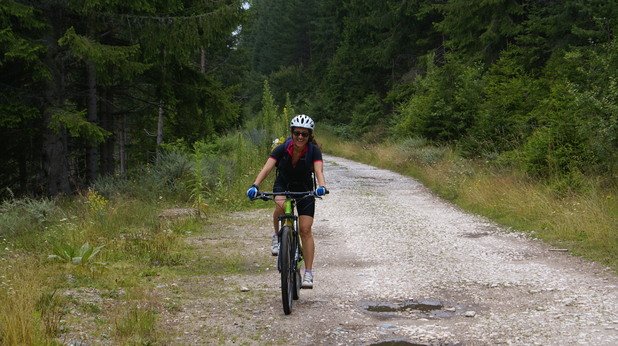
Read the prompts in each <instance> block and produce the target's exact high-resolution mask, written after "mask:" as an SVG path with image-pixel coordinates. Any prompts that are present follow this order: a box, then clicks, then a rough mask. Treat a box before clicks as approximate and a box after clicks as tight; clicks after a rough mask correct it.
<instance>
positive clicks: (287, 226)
mask: <svg viewBox="0 0 618 346" xmlns="http://www.w3.org/2000/svg"><path fill="white" fill-rule="evenodd" d="M327 193H328V192H327ZM276 196H285V202H283V210H284V212H285V213H284V214H283V215H282V216H280V217H279V232H277V236H278V240H279V255H278V256H277V270H279V273H281V301H282V303H283V312H284V313H285V314H286V315H289V314H291V313H292V303H293V301H294V300H298V298H299V294H300V287H301V285H302V278H301V274H300V270H301V267H302V265H303V249H302V243H301V240H300V232H299V230H298V216H297V215H296V214H295V213H294V210H295V205H296V202H297V201H300V200H301V199H304V198H308V197H316V198H320V197H317V196H316V195H315V193H314V192H313V191H305V192H290V191H285V192H260V193H258V195H257V196H256V197H255V198H254V199H261V200H263V201H271V200H274V199H275V197H276Z"/></svg>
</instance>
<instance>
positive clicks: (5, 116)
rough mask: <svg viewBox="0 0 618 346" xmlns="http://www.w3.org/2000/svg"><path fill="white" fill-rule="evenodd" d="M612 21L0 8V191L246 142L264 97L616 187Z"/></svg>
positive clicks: (529, 11) (429, 5)
mask: <svg viewBox="0 0 618 346" xmlns="http://www.w3.org/2000/svg"><path fill="white" fill-rule="evenodd" d="M617 28H618V2H617V1H615V0H611V1H607V0H589V1H584V0H562V1H552V0H546V1H538V0H536V1H527V0H517V1H516V0H491V1H490V0H482V1H464V0H448V1H446V0H442V1H422V0H418V1H414V0H399V1H394V0H393V1H390V0H386V1H370V0H348V1H334V0H305V1H300V0H254V1H237V0H208V1H206V0H201V1H200V0H171V1H168V0H148V1H146V0H144V1H117V0H69V1H60V0H43V1H21V0H20V1H16V0H3V1H2V2H0V76H1V77H0V162H1V165H0V181H2V187H3V188H2V192H0V196H2V197H7V196H9V195H24V194H28V195H57V194H63V193H67V194H68V193H72V192H74V191H76V190H78V189H81V188H84V187H86V186H88V185H89V184H92V183H93V182H94V181H96V180H97V179H100V178H101V177H105V176H112V175H114V176H124V175H126V174H127V172H128V171H130V170H131V169H132V168H134V167H139V166H144V165H147V164H151V163H155V162H157V160H159V159H160V158H161V156H162V155H164V154H165V153H166V152H167V151H169V148H178V147H183V146H184V147H191V146H192V145H193V144H194V143H196V142H200V143H205V145H208V143H213V142H215V141H216V140H217V138H219V137H220V136H222V135H224V134H226V133H230V132H234V131H238V130H239V129H241V128H243V126H248V127H250V128H255V130H256V131H253V132H251V131H248V132H246V133H248V134H249V137H250V138H248V139H250V140H256V137H259V136H257V135H256V133H258V132H259V131H257V130H260V129H261V130H264V129H265V128H266V126H264V122H265V119H272V117H271V118H268V116H271V115H268V114H265V112H269V111H268V110H269V109H271V108H272V105H273V104H274V105H283V104H286V108H285V109H286V110H287V111H288V112H289V110H290V109H292V108H293V109H294V110H295V111H296V112H297V113H306V114H309V115H310V116H312V117H313V118H314V119H315V120H317V121H318V122H319V123H320V124H330V126H331V127H332V128H333V129H334V131H335V132H336V133H337V134H338V135H339V136H341V137H342V138H349V139H360V140H363V141H366V142H376V141H383V140H404V139H409V138H423V139H426V140H428V141H429V142H430V143H434V144H439V145H449V146H452V147H454V148H456V149H457V151H458V152H459V153H460V154H461V155H463V156H466V157H469V158H479V159H483V160H486V161H489V162H493V163H496V164H498V165H501V166H504V167H507V168H509V169H514V170H519V171H521V172H524V173H525V174H527V175H529V176H531V177H535V178H539V179H554V178H559V179H561V180H562V181H564V182H565V184H574V183H576V182H577V181H579V180H580V179H582V177H591V176H594V177H601V178H602V180H603V181H606V182H610V183H611V182H615V181H616V178H617V175H618V165H617V162H618V84H617V83H618V72H617V71H618V44H617V39H616V36H615V32H616V30H617ZM265 101H268V102H265ZM267 103H268V105H267ZM266 106H268V107H266ZM269 107H270V108H269ZM275 112H276V113H286V111H285V110H283V109H279V108H277V106H275ZM266 130H268V129H266ZM263 137H267V136H263ZM267 140H268V139H267ZM7 187H8V188H9V189H6V188H7Z"/></svg>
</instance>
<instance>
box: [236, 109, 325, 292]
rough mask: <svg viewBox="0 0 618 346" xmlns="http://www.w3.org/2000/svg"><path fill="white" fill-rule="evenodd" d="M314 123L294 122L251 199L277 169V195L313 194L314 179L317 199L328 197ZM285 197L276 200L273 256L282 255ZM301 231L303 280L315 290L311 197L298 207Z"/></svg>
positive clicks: (305, 119) (257, 181)
mask: <svg viewBox="0 0 618 346" xmlns="http://www.w3.org/2000/svg"><path fill="white" fill-rule="evenodd" d="M314 127H315V123H314V121H313V120H312V119H311V118H310V117H308V116H306V115H304V114H300V115H297V116H295V117H294V118H293V119H292V121H291V122H290V133H291V134H292V139H291V140H287V141H285V142H284V143H283V144H280V145H278V146H277V147H276V148H275V149H274V150H273V151H272V153H271V154H270V157H269V158H268V160H266V164H264V167H263V168H262V170H261V171H260V173H258V175H257V177H256V178H255V181H254V183H253V185H251V187H250V188H249V189H248V190H247V197H249V198H250V199H253V198H255V197H256V196H257V194H258V190H259V185H260V184H261V183H262V181H264V179H266V177H267V176H268V174H270V172H271V171H272V169H273V168H274V167H277V176H276V178H275V183H274V186H273V192H284V191H293V192H303V191H311V190H313V188H314V178H313V174H314V173H315V178H316V179H317V182H318V187H317V188H316V189H315V194H316V196H320V197H321V196H324V195H325V194H326V191H327V190H326V187H325V185H326V182H325V180H324V170H323V168H324V164H323V162H322V152H321V151H320V148H318V146H317V144H316V142H315V140H314V138H313V129H314ZM284 201H285V196H277V197H276V198H275V211H274V213H273V223H274V227H275V234H274V235H273V237H272V249H271V252H272V254H273V256H276V255H277V254H278V253H279V244H278V242H277V228H278V226H279V216H280V215H283V214H284V210H283V202H284ZM296 209H297V211H298V215H299V217H298V220H299V222H298V223H299V227H300V237H301V240H302V243H303V256H304V260H305V275H304V276H303V283H302V288H313V272H312V268H313V257H314V253H315V243H314V241H313V234H312V233H311V226H312V225H313V215H314V212H315V198H314V197H307V198H304V199H301V200H299V201H298V202H297V204H296Z"/></svg>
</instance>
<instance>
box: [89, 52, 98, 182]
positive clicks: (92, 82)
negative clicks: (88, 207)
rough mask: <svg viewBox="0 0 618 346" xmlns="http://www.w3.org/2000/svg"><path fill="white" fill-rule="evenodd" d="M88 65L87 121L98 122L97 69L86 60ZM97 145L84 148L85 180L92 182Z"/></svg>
mask: <svg viewBox="0 0 618 346" xmlns="http://www.w3.org/2000/svg"><path fill="white" fill-rule="evenodd" d="M87 66H88V71H87V74H88V121H89V122H91V123H94V124H97V123H98V120H99V119H98V116H97V71H96V68H95V66H94V63H93V62H91V61H89V62H87ZM98 168H99V150H98V145H88V147H87V148H86V180H87V181H88V183H92V182H93V181H94V180H95V179H96V178H97V177H98V175H99V169H98Z"/></svg>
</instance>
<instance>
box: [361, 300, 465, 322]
mask: <svg viewBox="0 0 618 346" xmlns="http://www.w3.org/2000/svg"><path fill="white" fill-rule="evenodd" d="M362 307H363V309H364V310H366V311H368V312H372V313H376V314H377V315H378V316H380V317H381V318H388V317H395V316H397V315H398V314H401V313H403V314H411V315H416V316H418V317H426V318H450V317H454V316H456V315H457V311H459V312H460V314H461V312H462V310H463V307H461V306H455V305H450V304H445V303H444V302H442V301H439V300H435V299H420V300H415V299H410V300H405V301H402V302H395V303H393V302H365V303H364V304H363V305H362Z"/></svg>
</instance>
